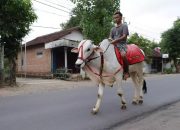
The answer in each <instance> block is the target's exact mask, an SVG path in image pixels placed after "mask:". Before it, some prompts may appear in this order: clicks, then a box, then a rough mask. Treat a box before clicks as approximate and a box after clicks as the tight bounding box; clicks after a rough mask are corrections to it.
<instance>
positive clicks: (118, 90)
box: [117, 81, 127, 110]
mask: <svg viewBox="0 0 180 130" xmlns="http://www.w3.org/2000/svg"><path fill="white" fill-rule="evenodd" d="M121 82H122V81H120V82H117V87H118V88H117V94H118V96H119V97H120V98H121V109H123V110H125V109H126V108H127V107H126V100H125V97H124V93H123V90H122V87H121V86H122V85H121Z"/></svg>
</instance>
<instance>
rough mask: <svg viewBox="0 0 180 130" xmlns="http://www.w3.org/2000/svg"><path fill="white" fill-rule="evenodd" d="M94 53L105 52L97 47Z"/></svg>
mask: <svg viewBox="0 0 180 130" xmlns="http://www.w3.org/2000/svg"><path fill="white" fill-rule="evenodd" d="M94 51H95V52H99V53H100V52H103V49H102V48H100V47H95V48H94Z"/></svg>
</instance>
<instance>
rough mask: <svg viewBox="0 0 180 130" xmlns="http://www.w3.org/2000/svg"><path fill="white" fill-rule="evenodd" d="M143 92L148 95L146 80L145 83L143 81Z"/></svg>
mask: <svg viewBox="0 0 180 130" xmlns="http://www.w3.org/2000/svg"><path fill="white" fill-rule="evenodd" d="M142 89H143V92H144V94H146V93H147V86H146V80H145V79H144V81H143V88H142Z"/></svg>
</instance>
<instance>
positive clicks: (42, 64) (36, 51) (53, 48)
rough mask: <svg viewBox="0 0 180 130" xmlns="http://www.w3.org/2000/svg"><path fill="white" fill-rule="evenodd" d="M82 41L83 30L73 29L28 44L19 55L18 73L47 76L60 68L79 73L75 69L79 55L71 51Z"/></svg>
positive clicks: (39, 38) (45, 36)
mask: <svg viewBox="0 0 180 130" xmlns="http://www.w3.org/2000/svg"><path fill="white" fill-rule="evenodd" d="M81 40H83V35H82V31H81V28H80V27H73V28H70V29H67V30H62V31H58V32H54V33H51V34H47V35H44V36H40V37H37V38H35V39H33V40H31V41H29V42H27V43H26V44H25V45H24V46H23V47H22V49H21V51H20V52H19V53H18V60H17V73H18V74H26V75H31V76H39V75H40V76H47V75H52V74H53V73H54V72H55V71H56V70H57V69H60V68H64V69H68V70H71V71H72V73H79V70H77V69H76V68H75V61H76V59H77V54H75V53H71V49H72V48H73V47H77V46H78V44H79V42H80V41H81Z"/></svg>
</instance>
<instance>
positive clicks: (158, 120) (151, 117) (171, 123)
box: [112, 102, 180, 130]
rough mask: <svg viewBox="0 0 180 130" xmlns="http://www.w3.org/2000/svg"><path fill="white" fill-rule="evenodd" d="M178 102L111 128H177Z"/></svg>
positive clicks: (139, 129)
mask: <svg viewBox="0 0 180 130" xmlns="http://www.w3.org/2000/svg"><path fill="white" fill-rule="evenodd" d="M179 128H180V102H177V103H175V104H172V105H170V106H166V107H165V108H162V109H159V110H158V111H155V112H154V113H150V114H146V115H143V116H141V117H137V118H136V119H135V120H132V121H130V122H128V123H126V124H124V125H121V126H118V127H116V128H113V129H112V130H179Z"/></svg>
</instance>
